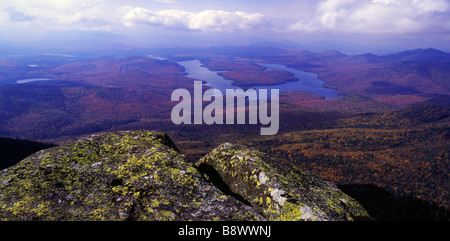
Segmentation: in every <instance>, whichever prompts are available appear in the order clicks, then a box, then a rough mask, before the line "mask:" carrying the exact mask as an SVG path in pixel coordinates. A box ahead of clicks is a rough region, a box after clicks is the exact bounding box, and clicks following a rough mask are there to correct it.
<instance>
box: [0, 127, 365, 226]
mask: <svg viewBox="0 0 450 241" xmlns="http://www.w3.org/2000/svg"><path fill="white" fill-rule="evenodd" d="M0 220H163V221H172V220H173V221H175V220H176V221H182V220H194V221H203V220H224V221H241V220H251V221H253V220H255V221H265V220H370V217H369V215H368V214H367V212H366V211H365V210H364V209H363V208H362V206H361V205H360V204H358V203H357V202H356V201H355V200H353V199H352V198H350V197H349V196H347V195H346V194H344V193H343V192H342V191H341V190H339V189H338V188H337V187H336V186H334V185H332V184H330V183H328V182H326V181H324V180H322V179H320V178H318V177H315V176H314V175H312V174H309V173H307V172H304V171H302V170H300V169H298V168H297V167H295V166H293V165H291V164H288V163H286V162H283V161H280V160H276V159H274V158H273V157H270V156H269V155H267V154H264V153H261V152H259V151H257V150H254V149H252V148H248V147H245V146H241V145H234V144H228V143H227V144H223V145H221V146H219V147H218V148H216V149H215V150H213V151H212V152H211V153H209V154H208V155H206V156H205V157H203V158H202V159H201V160H199V161H198V162H197V163H196V164H193V163H191V162H189V161H188V160H187V159H186V158H185V157H184V155H183V154H181V153H180V152H179V151H178V149H177V148H176V146H175V145H174V143H173V142H172V141H171V140H170V138H169V137H168V136H167V135H166V134H164V133H160V132H150V131H125V132H113V133H101V134H94V135H91V136H88V137H86V138H83V139H80V140H78V141H75V142H71V143H68V144H65V145H61V146H58V147H53V148H50V149H46V150H42V151H40V152H37V153H35V154H33V155H31V156H29V157H28V158H26V159H24V160H22V161H21V162H19V163H18V164H16V165H15V166H12V167H10V168H8V169H5V170H2V171H0Z"/></svg>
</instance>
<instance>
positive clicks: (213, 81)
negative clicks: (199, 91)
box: [177, 60, 341, 99]
mask: <svg viewBox="0 0 450 241" xmlns="http://www.w3.org/2000/svg"><path fill="white" fill-rule="evenodd" d="M177 63H178V64H179V65H181V66H183V67H184V68H185V71H186V73H188V75H187V77H189V78H193V79H198V80H204V81H206V82H207V83H206V84H205V85H207V86H209V87H211V88H214V89H218V90H220V91H221V92H222V93H223V94H225V92H226V89H238V88H240V87H239V86H234V85H232V83H233V81H232V80H227V79H224V78H223V77H222V76H220V75H218V74H217V73H219V72H220V71H211V70H209V69H208V68H206V67H203V66H202V63H201V62H200V61H199V60H189V61H181V62H177ZM258 64H259V65H261V66H264V67H266V68H267V70H284V71H287V72H290V73H293V74H294V75H295V77H296V78H297V79H299V81H290V82H287V83H284V84H278V85H260V86H251V87H249V86H246V87H245V88H254V89H256V90H257V91H258V90H259V89H267V90H268V93H269V94H270V89H279V90H280V93H281V92H287V91H305V92H308V93H312V94H316V95H320V96H323V97H325V99H333V98H338V97H341V96H340V95H338V94H336V91H335V90H333V89H329V88H324V87H323V83H324V82H323V81H322V80H320V79H318V78H317V75H316V74H314V73H308V72H304V71H300V70H296V69H292V68H288V67H286V66H284V65H279V64H266V63H258Z"/></svg>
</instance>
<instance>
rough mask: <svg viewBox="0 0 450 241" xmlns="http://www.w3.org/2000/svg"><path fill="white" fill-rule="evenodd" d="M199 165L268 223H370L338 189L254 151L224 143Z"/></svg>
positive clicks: (367, 217) (355, 205)
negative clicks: (216, 174)
mask: <svg viewBox="0 0 450 241" xmlns="http://www.w3.org/2000/svg"><path fill="white" fill-rule="evenodd" d="M197 165H198V166H199V167H200V168H203V169H205V170H213V169H215V170H216V171H217V173H218V175H220V177H221V178H222V180H223V181H224V182H225V183H226V184H227V185H228V186H229V189H230V190H231V192H233V193H236V194H238V195H240V196H242V198H244V199H245V200H247V201H248V202H250V204H251V205H252V206H253V207H254V208H255V209H256V210H258V211H259V212H261V213H262V214H263V215H264V216H265V217H266V218H267V219H268V220H289V221H294V220H337V221H341V220H342V221H343V220H370V217H369V215H368V213H367V212H366V211H365V210H364V208H363V207H362V206H361V205H360V204H359V203H358V202H356V201H355V200H354V199H352V198H351V197H349V196H348V195H346V194H345V193H343V192H342V191H341V190H339V189H338V188H337V187H336V186H334V185H332V184H331V183H329V182H326V181H324V180H322V179H320V178H318V177H316V176H314V175H312V174H310V173H307V172H305V171H303V170H301V169H299V168H298V167H296V166H295V165H292V164H290V163H288V162H284V161H281V160H277V159H274V158H272V157H270V156H269V155H267V154H264V153H261V152H259V151H257V150H255V149H252V148H248V147H245V146H242V145H234V144H229V143H226V144H222V145H221V146H219V147H217V148H216V149H215V150H213V151H212V152H210V153H209V154H208V155H206V156H205V157H203V158H202V159H201V160H200V161H199V162H198V163H197ZM208 167H212V168H208Z"/></svg>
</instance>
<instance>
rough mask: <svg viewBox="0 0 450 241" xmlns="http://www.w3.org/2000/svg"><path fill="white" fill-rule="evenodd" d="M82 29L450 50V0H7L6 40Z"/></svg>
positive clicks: (1, 5) (189, 40)
mask: <svg viewBox="0 0 450 241" xmlns="http://www.w3.org/2000/svg"><path fill="white" fill-rule="evenodd" d="M75 30H77V31H80V30H81V31H87V32H96V33H98V32H106V33H113V34H120V35H124V36H127V37H130V38H140V39H147V40H148V41H152V42H154V43H158V44H168V45H174V46H176V45H183V44H191V45H192V44H194V43H198V44H239V43H240V44H247V43H251V42H252V41H253V42H261V41H291V42H296V43H301V44H304V46H311V47H314V46H318V45H321V46H322V47H323V45H326V44H329V48H339V47H341V48H348V46H353V47H355V46H360V47H361V48H367V49H368V50H370V48H372V49H374V50H375V49H389V50H390V49H392V50H395V49H399V50H402V48H404V49H406V48H416V47H422V48H427V47H434V48H440V49H443V50H446V51H450V47H447V46H449V45H450V44H449V43H450V0H322V1H312V0H226V1H225V0H223V1H218V0H127V1H125V0H1V1H0V33H1V34H0V39H3V40H9V41H25V40H27V41H32V40H34V39H36V40H42V39H43V38H45V37H48V36H56V35H53V34H56V33H58V32H70V31H75ZM324 48H326V47H324Z"/></svg>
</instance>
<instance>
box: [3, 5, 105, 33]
mask: <svg viewBox="0 0 450 241" xmlns="http://www.w3.org/2000/svg"><path fill="white" fill-rule="evenodd" d="M0 12H14V13H15V14H16V15H20V16H23V19H24V20H22V22H28V23H29V24H33V25H35V26H50V27H54V28H79V29H106V28H108V27H109V25H110V23H108V22H109V20H108V15H107V14H108V13H109V14H111V11H108V5H107V2H105V1H104V0H89V1H83V0H39V1H35V0H14V1H9V2H2V3H0ZM0 15H1V14H0ZM0 21H2V22H3V23H5V22H9V23H14V22H15V19H14V18H11V14H10V15H9V17H8V18H5V17H0Z"/></svg>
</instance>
